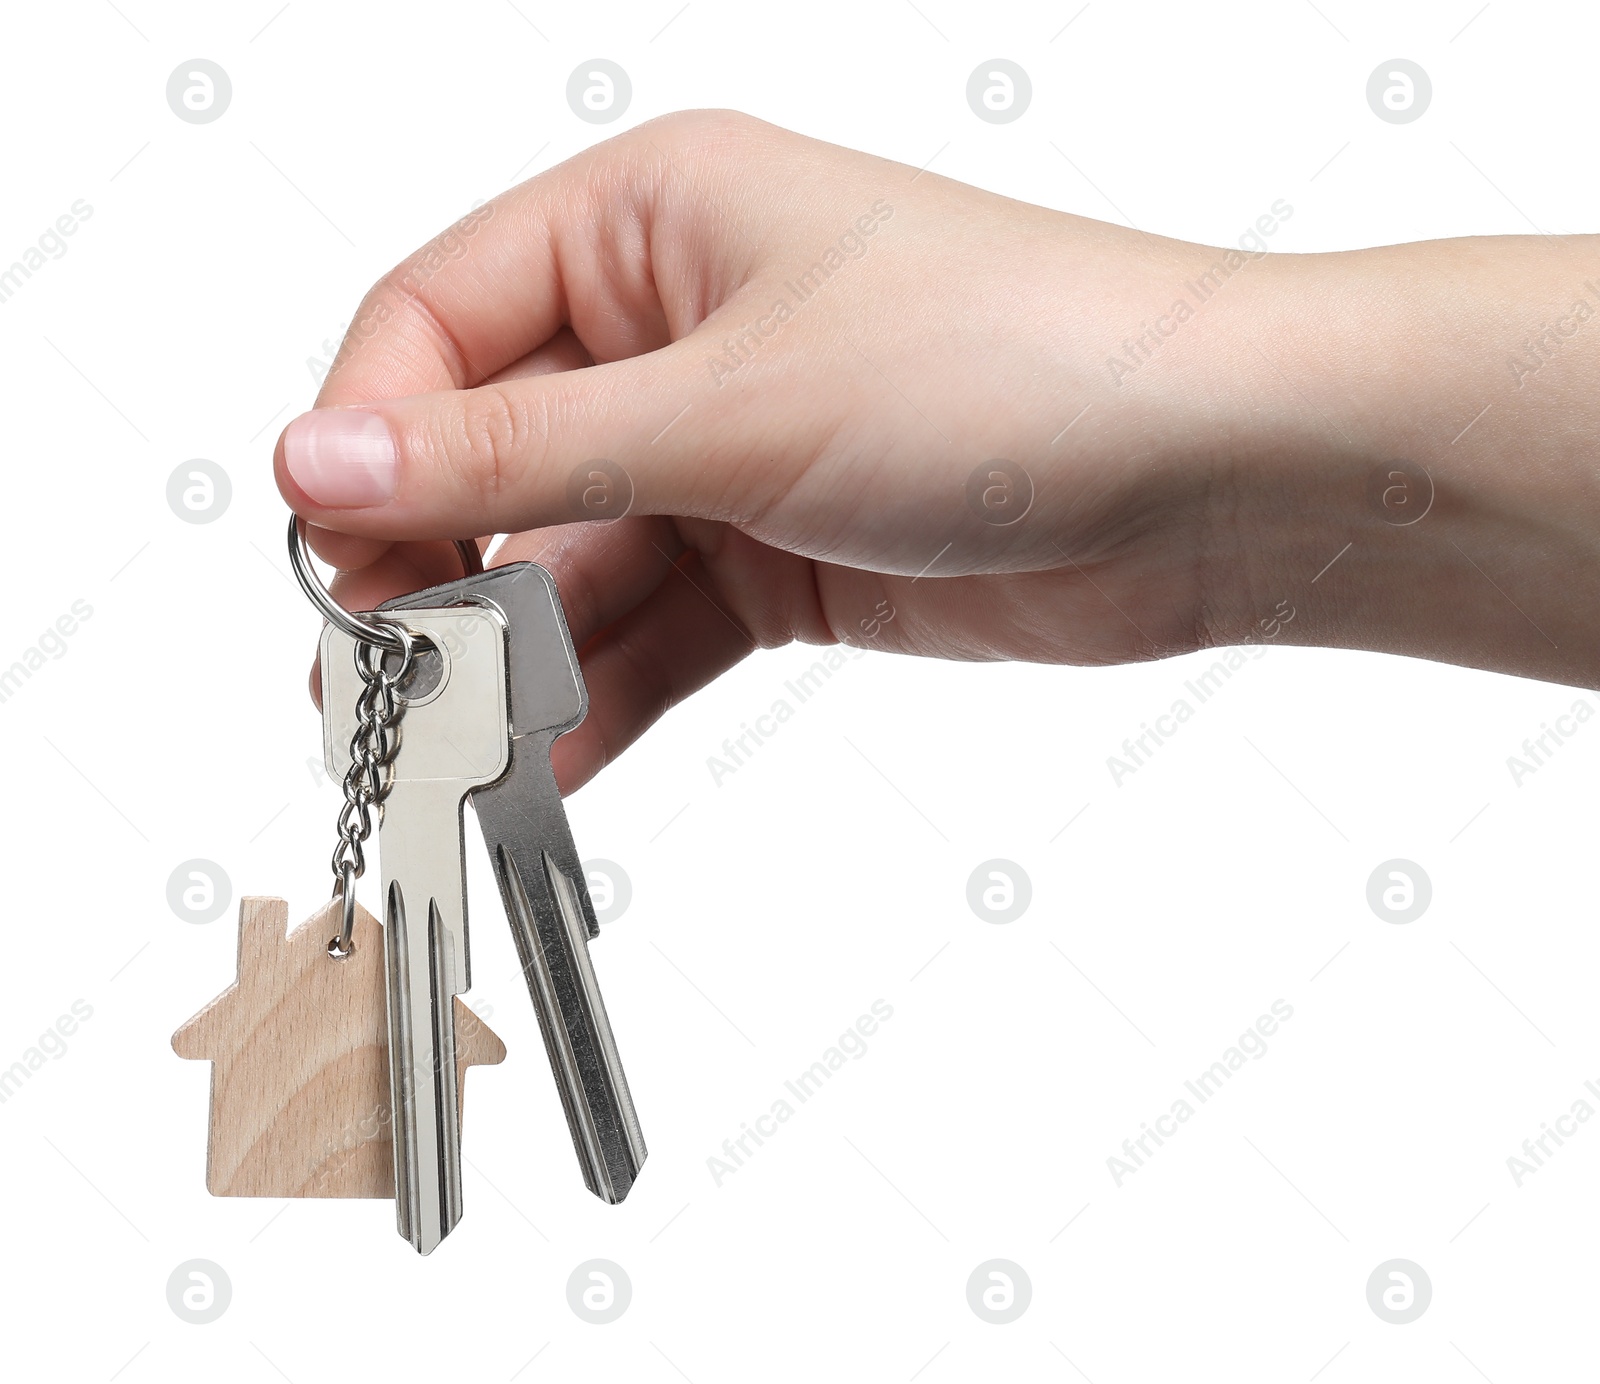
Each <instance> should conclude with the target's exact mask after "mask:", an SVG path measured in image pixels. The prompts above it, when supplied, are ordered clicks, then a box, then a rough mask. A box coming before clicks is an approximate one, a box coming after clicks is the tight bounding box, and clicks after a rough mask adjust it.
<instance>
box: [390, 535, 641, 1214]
mask: <svg viewBox="0 0 1600 1384" xmlns="http://www.w3.org/2000/svg"><path fill="white" fill-rule="evenodd" d="M451 602H464V603H468V606H469V608H470V607H472V606H476V607H478V608H483V607H485V606H490V607H493V608H497V609H499V610H500V611H502V612H504V614H505V617H506V623H507V625H508V627H509V631H510V640H511V644H510V650H511V653H510V659H511V768H510V770H509V772H508V773H507V774H506V776H505V777H504V778H503V779H501V780H500V781H499V782H498V783H495V784H493V785H489V786H486V787H483V788H479V789H477V790H475V791H474V792H473V795H472V803H473V807H474V808H475V809H476V810H477V814H478V824H479V826H481V827H482V828H483V836H484V841H485V843H486V844H487V846H488V848H489V858H490V861H491V862H492V863H493V865H494V871H495V875H496V877H497V878H498V879H499V881H500V894H501V898H502V899H503V901H504V903H505V908H506V916H507V917H508V918H509V919H510V922H511V930H512V934H513V936H514V938H515V940H516V944H517V952H518V954H519V956H520V957H521V958H522V969H523V973H524V976H525V977H526V979H527V982H528V992H529V994H530V995H531V996H532V998H533V1007H534V1010H535V1012H536V1013H537V1014H538V1016H539V1028H540V1031H541V1032H542V1033H543V1035H544V1043H545V1050H546V1052H547V1053H548V1055H549V1058H550V1069H551V1071H552V1072H553V1073H554V1074H555V1079H556V1088H557V1089H558V1090H559V1091H560V1093H561V1104H562V1107H563V1108H564V1109H565V1111H566V1115H567V1126H568V1128H569V1129H570V1131H571V1133H572V1143H573V1147H574V1148H575V1149H576V1150H577V1154H578V1163H579V1165H580V1166H581V1167H582V1169H583V1177H584V1181H585V1182H586V1183H587V1184H588V1187H589V1190H590V1191H591V1192H593V1193H594V1194H595V1195H596V1196H598V1197H600V1198H602V1199H603V1200H605V1201H608V1202H618V1201H621V1200H622V1199H623V1198H624V1197H626V1196H627V1195H628V1190H629V1189H630V1188H631V1187H632V1186H633V1182H634V1179H635V1178H636V1177H637V1176H638V1173H639V1169H640V1167H641V1166H642V1165H643V1163H644V1160H645V1158H646V1156H647V1150H646V1149H645V1144H644V1134H643V1132H642V1131H641V1130H640V1128H639V1118H638V1115H637V1114H636V1113H635V1111H634V1107H633V1097H632V1095H631V1094H630V1092H629V1090H628V1079H627V1077H626V1075H624V1073H623V1070H622V1059H621V1057H620V1056H619V1055H618V1053H617V1044H616V1039H615V1038H614V1037H613V1036H612V1032H611V1022H610V1020H609V1018H608V1017H607V1016H606V1007H605V1001H604V1000H602V999H601V997H600V985H599V981H598V980H597V979H596V977H595V973H594V965H593V963H592V962H591V960H590V958H589V946H588V944H589V941H590V939H591V938H594V937H598V936H599V935H600V924H599V922H598V921H597V920H596V918H595V915H594V905H593V903H592V902H591V901H590V898H589V888H588V883H587V881H586V879H585V877H584V872H583V866H582V863H581V862H580V860H579V859H578V852H577V847H576V846H574V845H573V841H572V830H571V828H570V827H569V826H568V824H567V813H566V809H565V807H563V805H562V802H561V793H560V790H559V789H558V788H557V787H556V779H555V773H554V771H553V770H552V769H551V767H550V747H551V745H552V744H553V743H554V742H555V739H556V737H557V736H558V735H561V734H562V733H563V732H565V731H569V730H571V729H572V728H573V727H574V726H576V725H577V724H578V723H579V722H580V721H582V720H583V717H584V714H585V713H586V712H587V711H588V709H589V694H588V691H587V690H586V689H585V687H584V685H583V675H582V673H581V672H580V671H579V668H578V657H577V654H576V652H575V651H574V649H573V647H572V636H571V635H570V634H569V633H568V631H567V621H566V617H565V615H564V614H563V613H562V610H561V598H560V595H559V594H558V592H557V590H556V584H555V581H554V579H553V578H552V577H551V576H550V574H549V573H548V572H547V571H545V570H544V568H542V567H540V566H538V565H537V564H535V563H531V562H517V563H512V564H510V565H508V566H505V567H496V568H492V569H491V570H489V571H487V572H484V573H482V574H481V575H479V576H475V577H466V578H464V579H462V580H460V581H455V582H450V583H449V584H447V585H444V586H435V587H433V588H431V589H429V590H427V591H421V592H418V593H417V594H416V595H414V596H405V597H401V598H399V599H398V600H395V601H391V602H389V603H388V604H387V605H386V606H385V607H384V609H386V610H390V609H395V610H406V611H408V612H409V611H410V610H411V609H412V608H413V607H415V606H422V605H426V606H443V605H447V604H449V603H451ZM409 618H410V616H409V614H408V615H407V619H409Z"/></svg>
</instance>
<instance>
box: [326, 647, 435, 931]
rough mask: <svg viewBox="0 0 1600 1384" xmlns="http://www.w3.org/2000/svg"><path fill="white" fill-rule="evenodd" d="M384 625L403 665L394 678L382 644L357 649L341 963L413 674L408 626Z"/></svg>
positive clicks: (342, 847)
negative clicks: (405, 686)
mask: <svg viewBox="0 0 1600 1384" xmlns="http://www.w3.org/2000/svg"><path fill="white" fill-rule="evenodd" d="M385 624H386V627H387V629H388V631H389V632H391V633H393V634H394V636H395V637H396V638H397V639H398V640H399V644H400V663H399V666H398V667H397V668H396V669H395V670H394V671H393V672H390V671H389V669H388V667H387V665H386V662H385V659H384V651H383V650H382V649H381V648H380V647H379V646H378V645H377V644H375V643H372V642H370V641H368V640H361V641H359V642H358V643H357V644H356V670H357V671H358V672H359V673H360V674H361V696H360V698H359V699H358V700H357V702H356V730H355V734H354V735H353V736H351V738H350V768H349V769H348V770H346V772H345V776H344V806H343V807H341V808H340V809H339V820H338V825H337V830H338V833H339V844H338V845H336V846H335V847H334V848H333V897H334V898H336V899H338V900H339V901H340V903H341V904H342V905H343V909H342V919H341V923H340V928H339V935H338V936H337V937H335V938H333V939H332V940H331V941H329V943H328V955H329V956H331V957H333V958H334V959H335V960H341V961H342V960H343V959H344V958H345V957H347V956H349V955H350V952H351V950H352V944H351V933H352V931H353V930H354V928H355V916H356V891H355V882H356V881H357V880H358V879H360V878H361V876H362V875H364V874H365V873H366V869H367V858H366V851H365V849H364V843H365V842H366V841H367V839H368V838H369V837H370V836H371V835H372V813H373V809H375V808H378V807H381V806H382V805H383V800H384V798H385V796H386V795H387V794H388V792H389V786H390V784H391V782H392V781H393V776H392V767H393V765H394V758H395V755H397V754H398V753H399V751H400V718H401V714H402V713H403V712H404V710H405V703H404V702H403V701H402V700H401V699H400V697H399V695H398V691H397V689H398V687H399V685H400V683H401V682H402V681H404V679H405V678H406V676H407V674H409V673H410V672H411V667H412V660H413V655H414V652H415V644H414V642H413V640H412V638H411V635H410V633H409V632H408V631H407V630H406V629H405V627H404V626H403V625H400V624H389V623H388V622H385Z"/></svg>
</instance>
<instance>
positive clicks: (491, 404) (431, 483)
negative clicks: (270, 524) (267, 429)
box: [274, 333, 795, 539]
mask: <svg viewBox="0 0 1600 1384" xmlns="http://www.w3.org/2000/svg"><path fill="white" fill-rule="evenodd" d="M697 337H698V334H697V333H691V334H690V335H689V336H687V337H684V338H682V339H681V340H679V341H677V342H674V343H672V344H671V345H669V346H665V347H662V348H661V349H659V350H655V351H650V352H646V353H645V354H643V355H639V356H633V357H629V358H628V359H626V360H619V361H613V362H610V363H607V364H604V365H595V366H590V367H588V368H586V369H582V370H568V371H562V372H558V373H556V374H550V375H541V376H534V377H531V378H523V379H511V380H504V381H498V382H492V383H488V384H483V385H479V386H478V387H477V388H475V389H463V390H451V391H445V392H440V393H433V394H417V395H412V396H410V397H407V398H401V399H389V400H381V401H372V402H368V403H363V404H360V405H358V406H353V407H344V408H324V409H313V410H312V411H311V412H310V413H305V414H302V415H301V416H300V417H299V418H296V419H295V420H294V421H293V422H292V423H290V424H289V426H288V427H287V428H285V429H284V432H283V435H282V436H281V437H280V438H279V440H278V446H277V451H276V454H275V456H274V467H275V470H276V473H277V479H278V486H279V488H280V489H281V490H282V492H283V494H284V496H285V498H286V499H287V500H288V501H289V503H290V505H291V506H292V507H293V508H294V510H295V511H296V512H297V513H298V514H300V515H302V516H303V517H304V518H306V519H308V520H309V521H310V522H311V523H313V524H316V525H318V526H320V527H323V528H329V529H335V530H338V531H340V532H343V533H351V534H360V535H364V536H367V537H372V538H382V539H424V538H452V537H459V536H461V535H477V534H486V533H511V532H519V531H521V530H524V529H531V528H541V527H544V526H547V525H551V524H566V523H572V522H574V521H577V520H583V519H615V518H620V517H622V515H624V514H628V513H634V514H672V515H685V516H692V517H697V518H710V519H729V518H737V517H739V516H740V515H741V514H744V513H748V512H750V510H751V509H752V508H759V507H760V505H761V503H762V502H763V500H764V499H767V498H771V497H775V496H776V495H779V494H781V493H782V491H783V488H784V487H785V485H786V484H787V483H788V482H787V479H786V477H787V474H788V469H789V468H788V467H787V466H784V465H782V464H781V463H780V464H774V465H770V466H765V467H762V468H748V467H744V466H742V465H741V462H742V461H743V460H744V459H745V458H747V457H748V456H749V454H750V453H751V452H752V451H753V450H757V449H759V450H761V451H762V453H763V457H764V458H765V457H766V456H770V455H771V449H770V448H768V447H764V446H763V441H762V439H763V438H768V437H784V438H786V439H787V442H786V447H792V444H793V442H794V440H795V430H794V428H793V427H792V426H791V424H790V420H788V419H786V418H780V417H774V414H773V409H772V401H771V397H770V396H766V397H764V398H763V400H762V405H761V408H760V410H759V412H758V411H757V409H756V408H755V407H754V406H753V404H752V402H751V396H750V394H749V393H747V392H746V391H743V390H738V391H726V392H725V391H723V390H721V389H719V388H718V387H717V382H716V380H715V379H714V378H713V377H712V375H711V374H710V373H707V372H706V365H705V361H706V356H707V348H706V345H705V343H703V342H701V341H699V340H697ZM763 394H765V391H763ZM788 411H789V410H785V412H788ZM774 460H775V461H776V459H774ZM753 472H755V473H758V474H753Z"/></svg>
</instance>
